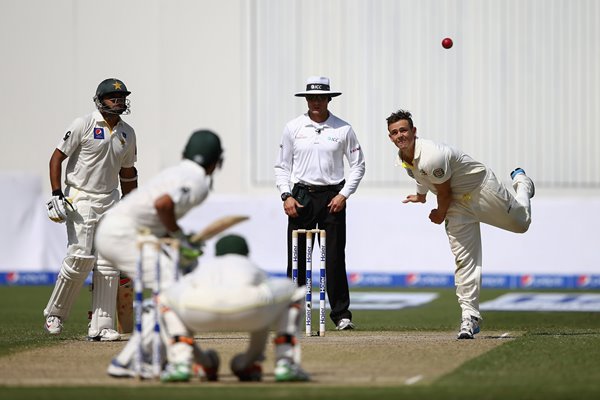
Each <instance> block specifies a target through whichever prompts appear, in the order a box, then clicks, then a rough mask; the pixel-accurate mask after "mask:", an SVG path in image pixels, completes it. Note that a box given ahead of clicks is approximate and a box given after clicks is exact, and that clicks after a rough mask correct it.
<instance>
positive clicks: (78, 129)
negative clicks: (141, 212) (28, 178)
mask: <svg viewBox="0 0 600 400" xmlns="http://www.w3.org/2000/svg"><path fill="white" fill-rule="evenodd" d="M56 148H57V149H58V150H60V151H62V152H63V153H65V154H66V155H67V156H68V157H69V158H68V159H67V167H66V173H65V183H66V184H67V185H69V186H72V187H75V188H77V189H80V190H83V191H85V192H90V193H111V192H112V191H113V190H115V189H117V188H118V187H119V171H120V170H121V168H129V167H133V165H134V164H135V162H136V160H137V155H136V138H135V131H134V130H133V128H132V127H131V126H130V125H128V124H127V123H126V122H125V121H123V120H121V121H119V123H118V124H117V125H116V126H115V127H114V128H113V130H112V131H111V129H110V128H109V126H108V124H107V123H106V121H104V118H102V114H100V112H99V111H94V112H93V113H91V114H88V115H86V116H84V117H80V118H77V119H76V120H75V121H73V122H72V123H71V125H70V126H69V127H68V128H67V133H65V135H64V136H63V138H62V140H61V141H60V143H59V144H58V145H57V146H56Z"/></svg>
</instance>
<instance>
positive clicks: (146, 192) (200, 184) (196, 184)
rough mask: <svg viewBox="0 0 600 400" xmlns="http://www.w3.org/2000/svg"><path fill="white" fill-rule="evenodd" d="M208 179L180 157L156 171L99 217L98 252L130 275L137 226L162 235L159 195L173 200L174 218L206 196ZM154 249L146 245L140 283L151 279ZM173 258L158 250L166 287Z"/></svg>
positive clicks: (149, 285) (196, 166) (163, 283)
mask: <svg viewBox="0 0 600 400" xmlns="http://www.w3.org/2000/svg"><path fill="white" fill-rule="evenodd" d="M210 186H211V178H210V176H208V175H206V172H205V171H204V168H202V167H201V166H199V165H198V164H196V163H195V162H193V161H190V160H187V159H184V160H182V161H181V162H180V163H179V164H178V165H176V166H173V167H170V168H167V169H165V170H163V171H162V172H160V173H159V174H158V175H157V176H155V177H154V178H152V179H151V180H150V181H148V182H147V183H145V184H144V185H142V186H140V187H139V188H138V189H136V190H134V191H132V192H131V193H129V194H128V195H127V196H125V197H124V198H123V200H122V201H120V202H119V203H118V204H117V205H116V206H115V207H113V208H112V209H111V210H110V211H109V212H108V213H106V215H105V216H104V218H103V219H102V221H101V222H100V225H99V226H98V233H97V234H96V246H97V248H98V251H99V252H100V253H101V254H102V256H103V257H105V258H106V259H107V260H109V261H110V262H112V263H113V264H114V265H115V266H116V267H117V268H118V269H119V270H121V271H123V272H125V273H126V274H127V275H129V276H130V277H133V276H134V274H135V270H136V262H137V259H138V255H139V251H138V247H137V241H138V235H139V230H140V228H148V229H149V230H150V235H149V236H152V237H154V238H156V237H163V236H165V234H166V233H167V231H166V228H165V227H164V225H163V224H162V223H161V222H160V219H159V218H158V214H157V212H156V209H155V207H154V202H155V201H156V199H158V198H159V197H161V196H163V195H165V194H168V195H169V196H170V197H171V199H172V200H173V202H174V203H175V215H176V217H177V219H179V218H181V217H183V216H184V215H185V214H186V213H187V212H188V211H189V210H191V209H192V208H193V207H195V206H197V205H199V204H200V203H202V202H203V201H204V200H205V199H206V197H207V196H208V193H209V190H210ZM155 262H156V251H155V249H153V248H152V246H149V248H148V251H146V252H145V253H144V263H143V268H144V283H145V284H146V285H148V286H147V287H151V286H152V285H153V284H154V282H155V278H154V267H153V266H154V265H155ZM173 272H174V268H173V260H172V258H170V257H168V256H166V255H164V254H163V253H162V252H161V274H163V275H162V276H161V279H160V281H161V285H162V287H163V288H164V287H168V286H170V284H171V283H172V279H173V275H174V274H173Z"/></svg>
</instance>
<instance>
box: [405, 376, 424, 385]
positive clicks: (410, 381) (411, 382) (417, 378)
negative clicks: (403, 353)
mask: <svg viewBox="0 0 600 400" xmlns="http://www.w3.org/2000/svg"><path fill="white" fill-rule="evenodd" d="M421 379H423V375H415V376H413V377H412V378H408V379H407V380H405V381H404V384H405V385H414V384H415V383H417V382H419V381H420V380H421Z"/></svg>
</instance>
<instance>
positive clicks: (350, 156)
mask: <svg viewBox="0 0 600 400" xmlns="http://www.w3.org/2000/svg"><path fill="white" fill-rule="evenodd" d="M344 156H345V157H346V159H347V160H348V164H349V166H350V168H349V171H348V176H347V177H346V184H345V185H344V187H343V188H342V190H340V193H341V194H342V195H344V197H346V198H348V197H350V195H351V194H353V193H354V192H356V189H357V188H358V184H359V183H360V181H361V179H362V177H363V176H364V174H365V158H364V155H363V152H362V149H361V147H360V144H359V143H358V139H357V138H356V133H354V130H353V129H352V127H351V126H350V124H348V123H347V122H345V121H343V120H341V119H339V118H338V117H336V116H335V115H333V114H332V113H329V118H327V120H326V121H325V122H323V123H322V124H318V123H316V122H314V121H313V120H311V119H310V118H309V117H308V113H306V114H303V115H301V116H299V117H298V118H295V119H293V120H292V121H290V122H288V123H287V124H286V126H285V128H284V130H283V135H282V138H281V144H280V145H279V154H278V156H277V162H276V164H275V181H276V184H277V187H278V188H279V191H280V192H281V193H285V192H291V188H290V185H291V184H293V183H298V182H300V183H304V184H307V185H336V184H338V183H340V182H341V181H342V180H344Z"/></svg>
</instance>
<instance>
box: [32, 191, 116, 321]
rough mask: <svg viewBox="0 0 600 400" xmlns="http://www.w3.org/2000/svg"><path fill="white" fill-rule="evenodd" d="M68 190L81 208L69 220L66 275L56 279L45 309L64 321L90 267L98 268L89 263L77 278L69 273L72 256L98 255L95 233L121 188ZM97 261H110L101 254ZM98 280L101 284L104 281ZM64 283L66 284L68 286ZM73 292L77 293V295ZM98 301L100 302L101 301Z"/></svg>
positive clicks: (72, 200) (65, 263) (103, 291)
mask: <svg viewBox="0 0 600 400" xmlns="http://www.w3.org/2000/svg"><path fill="white" fill-rule="evenodd" d="M65 194H66V196H67V197H68V198H69V199H70V200H71V202H72V203H73V205H74V206H75V207H76V208H77V212H75V213H71V214H70V215H69V219H68V220H67V221H66V226H67V239H68V245H67V256H66V257H65V259H64V261H63V266H62V267H61V271H60V273H59V274H60V276H62V277H63V278H64V279H58V280H57V281H56V284H55V288H54V291H53V293H52V295H51V296H50V299H49V301H48V305H47V306H46V309H45V310H44V315H45V316H47V315H57V316H59V317H61V318H62V319H63V321H65V320H67V319H68V317H69V314H70V312H71V308H72V306H73V303H74V301H75V299H76V298H77V296H76V294H78V293H79V291H80V290H81V287H82V286H83V282H84V281H85V278H86V277H87V275H88V273H89V272H90V270H91V269H92V268H94V263H89V269H87V270H82V271H80V272H81V273H80V274H78V275H77V276H76V278H74V276H75V275H74V274H72V273H69V271H67V270H66V269H65V267H66V266H68V265H69V264H71V263H72V261H71V260H72V259H79V258H88V257H93V256H95V253H96V249H95V246H94V236H95V234H96V229H97V226H98V222H99V221H100V219H101V218H102V216H103V215H104V214H105V213H106V212H107V211H108V210H109V209H110V208H111V207H112V206H113V205H114V204H115V203H116V202H117V201H118V200H119V192H118V191H117V190H114V191H113V192H111V193H109V194H98V193H88V192H83V191H80V190H77V189H75V188H72V187H68V186H67V188H66V189H65ZM97 263H98V264H102V265H107V263H106V262H105V260H103V259H102V258H101V257H98V260H97ZM108 268H110V266H108V265H107V268H105V269H104V270H105V271H106V270H107V269H108ZM96 273H97V271H96V270H95V268H94V274H96ZM99 281H102V282H106V283H107V284H108V285H110V284H111V282H109V281H110V280H99ZM116 282H117V284H118V279H116ZM98 284H99V285H101V284H103V283H98ZM61 286H64V288H63V287H61ZM105 292H106V291H105V290H102V293H105ZM73 293H75V295H74V294H73ZM115 299H116V291H115ZM108 300H109V301H108V303H110V302H111V301H110V299H108ZM97 303H98V304H100V303H101V302H97ZM112 303H114V302H112ZM112 303H111V304H112ZM104 308H106V307H104Z"/></svg>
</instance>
